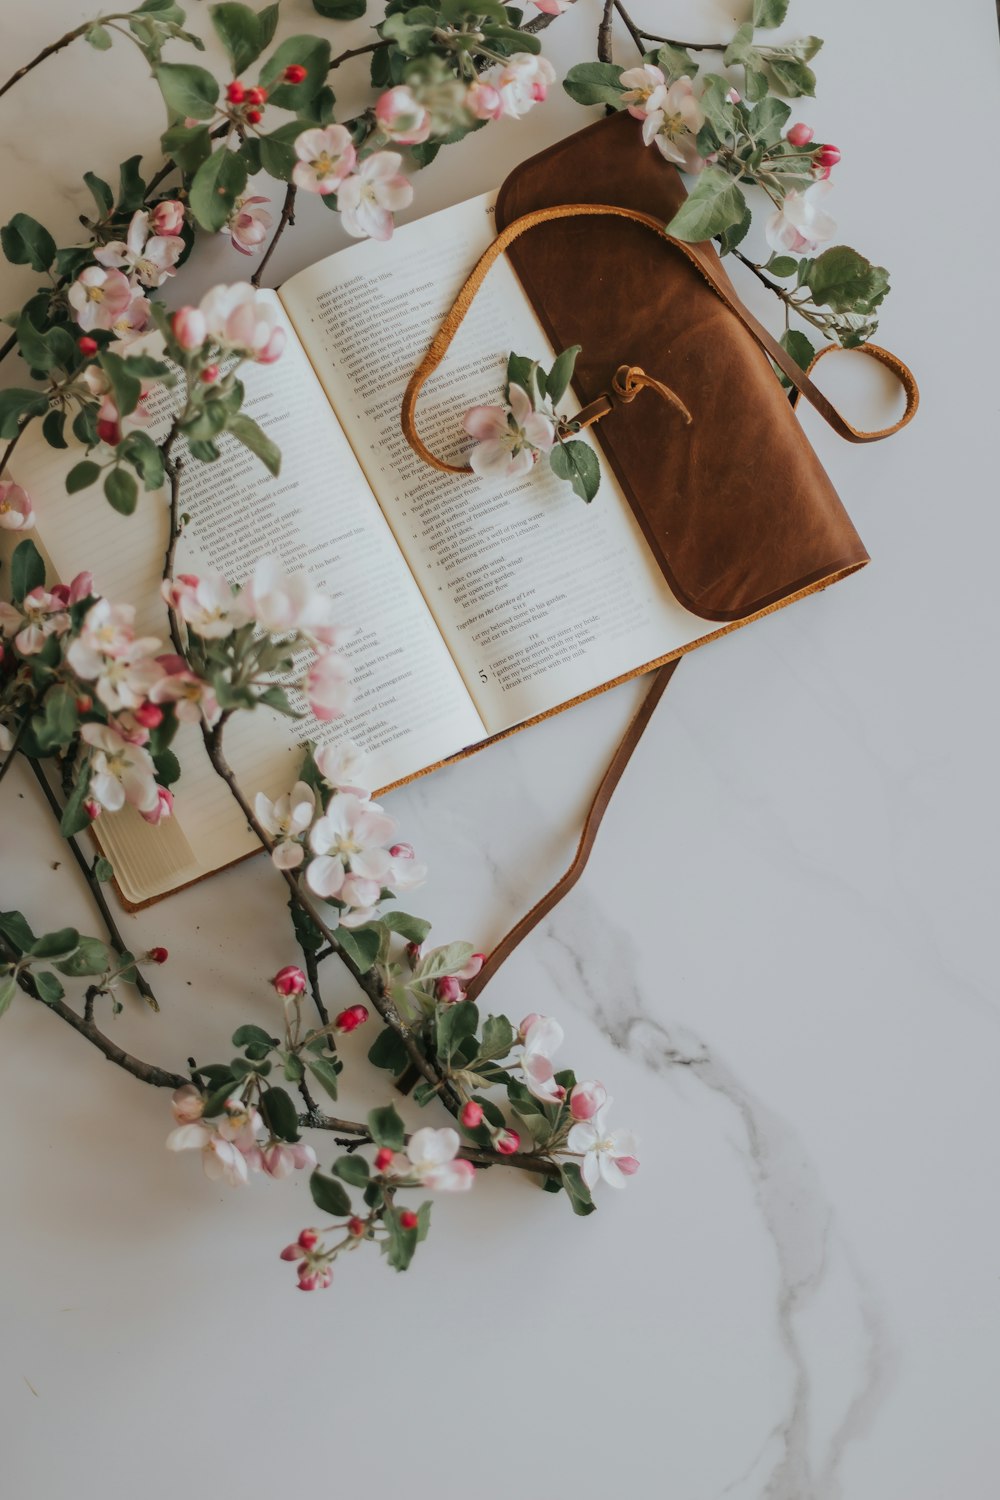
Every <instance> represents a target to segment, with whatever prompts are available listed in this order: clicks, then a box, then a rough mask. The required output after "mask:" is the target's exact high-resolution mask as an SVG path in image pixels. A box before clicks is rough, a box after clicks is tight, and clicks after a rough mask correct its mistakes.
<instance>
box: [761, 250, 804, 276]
mask: <svg viewBox="0 0 1000 1500" xmlns="http://www.w3.org/2000/svg"><path fill="white" fill-rule="evenodd" d="M798 268H799V263H798V261H797V260H796V259H795V257H794V255H772V256H771V259H770V260H769V261H768V262H767V265H766V266H765V267H764V270H765V271H770V273H771V275H772V276H781V277H784V276H794V275H795V272H796V271H797V270H798Z"/></svg>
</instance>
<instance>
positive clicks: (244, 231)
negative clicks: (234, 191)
mask: <svg viewBox="0 0 1000 1500" xmlns="http://www.w3.org/2000/svg"><path fill="white" fill-rule="evenodd" d="M270 201H271V200H270V199H269V198H239V199H237V202H236V207H235V208H234V209H233V211H232V213H231V214H230V215H229V220H228V222H227V223H226V224H225V225H224V227H223V230H222V233H223V234H225V233H226V232H227V231H228V234H229V238H230V243H231V244H232V247H233V249H234V250H238V251H239V252H240V254H241V255H255V254H256V253H257V251H258V250H259V249H260V247H261V245H262V244H263V243H264V241H265V240H266V239H267V231H268V230H269V229H270V227H271V225H272V224H273V223H274V219H273V217H272V215H271V214H269V213H268V211H267V209H266V208H258V207H257V205H258V204H260V203H270Z"/></svg>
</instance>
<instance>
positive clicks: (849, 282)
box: [805, 245, 889, 313]
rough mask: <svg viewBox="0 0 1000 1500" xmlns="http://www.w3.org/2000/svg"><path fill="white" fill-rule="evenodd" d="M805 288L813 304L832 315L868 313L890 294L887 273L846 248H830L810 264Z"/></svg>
mask: <svg viewBox="0 0 1000 1500" xmlns="http://www.w3.org/2000/svg"><path fill="white" fill-rule="evenodd" d="M805 280H806V285H807V286H808V287H809V290H810V292H811V293H812V298H813V301H814V302H815V303H816V304H817V305H818V306H820V307H829V308H830V309H831V310H832V311H833V312H836V313H845V312H862V313H868V312H871V311H872V310H873V309H874V308H876V307H878V305H879V304H880V303H881V302H883V301H884V300H885V298H886V296H887V295H888V291H889V273H888V271H887V270H886V269H885V267H884V266H874V265H872V263H871V261H870V260H867V259H866V258H865V256H863V255H860V254H859V253H858V251H857V250H852V249H851V247H850V246H849V245H831V246H830V248H829V249H828V250H824V251H823V253H822V255H818V256H817V257H816V259H815V260H814V261H812V262H811V263H810V265H809V268H808V271H807V273H806V278H805Z"/></svg>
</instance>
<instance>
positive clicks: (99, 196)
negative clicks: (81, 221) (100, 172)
mask: <svg viewBox="0 0 1000 1500" xmlns="http://www.w3.org/2000/svg"><path fill="white" fill-rule="evenodd" d="M83 180H84V182H85V183H86V184H87V186H88V187H89V189H90V195H91V197H92V198H93V200H94V202H95V203H96V205H97V213H98V216H99V217H100V218H102V219H106V218H107V217H108V215H109V214H110V212H111V210H112V209H113V208H114V206H115V196H114V193H112V191H111V189H110V187H109V186H108V184H107V183H106V182H105V181H104V178H103V177H97V176H96V175H95V174H94V173H93V172H84V174H83Z"/></svg>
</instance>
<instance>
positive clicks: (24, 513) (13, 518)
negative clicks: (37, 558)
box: [0, 479, 35, 531]
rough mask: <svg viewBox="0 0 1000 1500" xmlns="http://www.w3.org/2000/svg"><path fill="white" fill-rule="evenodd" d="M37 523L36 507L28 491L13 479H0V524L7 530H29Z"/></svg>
mask: <svg viewBox="0 0 1000 1500" xmlns="http://www.w3.org/2000/svg"><path fill="white" fill-rule="evenodd" d="M34 524H35V508H34V506H33V505H32V503H31V500H30V499H29V497H28V495H27V493H26V491H24V490H22V488H21V486H20V485H19V484H14V482H13V480H9V479H4V480H0V526H2V527H4V529H5V530H7V531H28V530H30V528H31V527H32V526H34Z"/></svg>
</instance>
